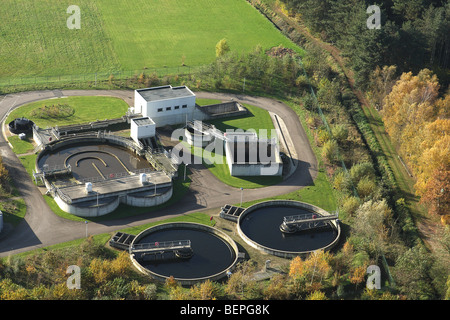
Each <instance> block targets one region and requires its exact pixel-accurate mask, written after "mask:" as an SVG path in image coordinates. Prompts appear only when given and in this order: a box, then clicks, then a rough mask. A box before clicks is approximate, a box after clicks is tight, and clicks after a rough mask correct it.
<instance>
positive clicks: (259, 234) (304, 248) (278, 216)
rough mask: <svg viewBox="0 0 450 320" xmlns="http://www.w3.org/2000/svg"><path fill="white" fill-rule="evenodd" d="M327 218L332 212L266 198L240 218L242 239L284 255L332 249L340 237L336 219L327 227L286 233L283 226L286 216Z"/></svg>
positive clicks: (270, 252)
mask: <svg viewBox="0 0 450 320" xmlns="http://www.w3.org/2000/svg"><path fill="white" fill-rule="evenodd" d="M292 216H310V217H312V216H313V217H314V218H316V217H318V218H321V217H325V216H330V214H329V213H328V212H327V211H325V210H323V209H321V208H318V207H316V206H313V205H310V204H307V203H304V202H299V201H290V200H275V201H265V202H260V203H257V204H255V205H252V206H250V207H248V208H247V209H245V210H244V211H243V212H242V213H241V215H240V216H239V219H238V221H237V229H238V233H239V235H240V236H241V238H242V239H243V240H244V241H245V242H246V243H247V244H249V245H251V246H252V247H254V248H257V249H259V250H261V251H264V252H266V253H269V254H272V255H275V256H280V257H284V258H292V257H295V256H297V255H302V254H307V253H310V252H312V251H315V250H329V249H331V248H332V247H333V246H334V245H335V244H336V243H337V242H338V241H339V237H340V232H341V231H340V230H341V229H340V226H339V221H338V220H337V219H330V220H329V221H328V222H327V223H326V225H325V226H321V227H320V228H311V229H306V230H300V231H298V232H292V233H287V232H283V231H282V228H280V226H281V225H282V224H283V221H284V218H285V217H292Z"/></svg>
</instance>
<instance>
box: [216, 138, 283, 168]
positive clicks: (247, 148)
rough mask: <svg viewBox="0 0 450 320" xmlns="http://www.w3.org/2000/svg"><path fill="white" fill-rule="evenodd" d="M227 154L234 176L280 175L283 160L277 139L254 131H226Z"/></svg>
mask: <svg viewBox="0 0 450 320" xmlns="http://www.w3.org/2000/svg"><path fill="white" fill-rule="evenodd" d="M224 136H225V137H226V139H225V156H226V159H227V164H228V168H229V170H230V174H231V175H232V176H280V175H282V172H283V161H282V160H281V157H280V149H279V146H278V143H277V141H276V139H260V138H258V136H257V135H256V133H253V132H242V133H241V132H235V133H229V132H227V133H225V134H224Z"/></svg>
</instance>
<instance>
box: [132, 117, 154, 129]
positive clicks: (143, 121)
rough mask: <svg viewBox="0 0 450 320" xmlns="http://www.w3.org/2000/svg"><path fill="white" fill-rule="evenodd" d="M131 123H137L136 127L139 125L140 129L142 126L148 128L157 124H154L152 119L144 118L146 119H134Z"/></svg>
mask: <svg viewBox="0 0 450 320" xmlns="http://www.w3.org/2000/svg"><path fill="white" fill-rule="evenodd" d="M131 121H133V122H134V123H136V125H137V126H138V127H140V126H148V125H152V124H155V122H154V121H153V120H152V119H150V118H149V117H144V118H134V119H131Z"/></svg>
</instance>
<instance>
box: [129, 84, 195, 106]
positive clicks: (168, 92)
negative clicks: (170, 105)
mask: <svg viewBox="0 0 450 320" xmlns="http://www.w3.org/2000/svg"><path fill="white" fill-rule="evenodd" d="M136 91H137V92H138V93H139V94H140V95H141V96H142V97H143V98H144V99H145V100H146V101H147V102H150V101H159V100H169V99H175V98H186V97H195V94H194V93H193V92H192V91H191V90H190V89H189V88H188V87H186V86H180V87H172V86H170V85H168V86H160V87H153V88H146V89H137V90H136Z"/></svg>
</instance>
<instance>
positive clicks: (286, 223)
mask: <svg viewBox="0 0 450 320" xmlns="http://www.w3.org/2000/svg"><path fill="white" fill-rule="evenodd" d="M338 218H339V217H338V215H337V214H331V215H326V216H321V215H318V214H317V213H312V212H311V213H305V214H299V215H294V216H287V217H284V218H283V223H282V224H281V225H280V230H281V232H284V233H295V232H299V231H305V230H312V229H318V228H324V227H327V226H329V225H330V224H329V222H330V221H331V220H337V219H338Z"/></svg>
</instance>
